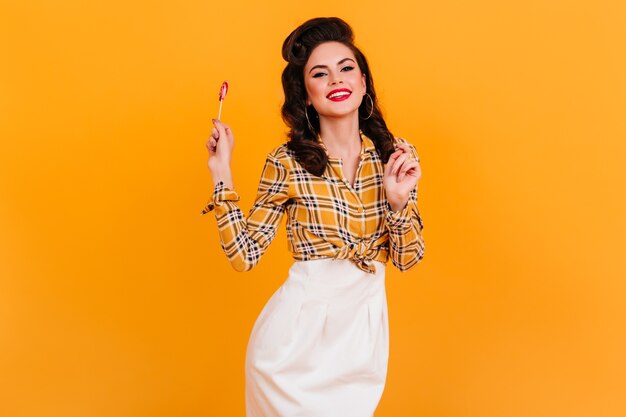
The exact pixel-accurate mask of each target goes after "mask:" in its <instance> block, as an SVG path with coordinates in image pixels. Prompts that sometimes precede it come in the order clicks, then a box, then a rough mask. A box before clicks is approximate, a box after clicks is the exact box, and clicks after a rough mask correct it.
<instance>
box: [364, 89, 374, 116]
mask: <svg viewBox="0 0 626 417" xmlns="http://www.w3.org/2000/svg"><path fill="white" fill-rule="evenodd" d="M365 95H366V96H367V98H369V99H370V114H368V115H367V117H366V118H364V119H363V120H367V119H369V118H370V117H372V113H374V100H372V96H370V93H365ZM366 107H367V106H366Z"/></svg>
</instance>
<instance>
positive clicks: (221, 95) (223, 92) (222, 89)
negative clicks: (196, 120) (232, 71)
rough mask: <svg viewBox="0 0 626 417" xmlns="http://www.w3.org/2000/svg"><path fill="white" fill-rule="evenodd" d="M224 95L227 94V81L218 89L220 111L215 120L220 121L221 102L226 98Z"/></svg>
mask: <svg viewBox="0 0 626 417" xmlns="http://www.w3.org/2000/svg"><path fill="white" fill-rule="evenodd" d="M226 93H228V81H224V82H223V83H222V87H220V109H219V111H218V112H217V120H220V116H221V115H222V102H223V101H224V98H226Z"/></svg>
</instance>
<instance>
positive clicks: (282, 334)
mask: <svg viewBox="0 0 626 417" xmlns="http://www.w3.org/2000/svg"><path fill="white" fill-rule="evenodd" d="M373 262H374V263H375V266H376V273H375V274H370V273H367V272H365V271H362V270H361V269H359V268H358V267H357V266H356V265H355V264H354V263H353V262H352V261H351V260H348V259H330V258H327V259H317V260H311V261H295V262H294V264H293V265H292V266H291V268H290V269H289V273H288V276H287V279H286V280H285V282H284V283H283V284H282V285H281V286H280V287H279V288H278V289H277V290H276V291H275V292H274V294H273V295H272V296H271V297H270V299H269V300H268V301H267V303H266V304H265V306H264V307H263V310H262V311H261V313H260V314H259V316H258V318H257V320H256V322H255V323H254V327H253V329H252V333H251V335H250V339H249V342H248V346H247V350H246V363H245V377H246V385H245V387H246V392H245V397H246V416H247V417H335V416H336V417H372V416H373V415H374V411H375V409H376V407H377V405H378V403H379V401H380V398H381V396H382V393H383V389H384V386H385V380H386V376H387V362H388V357H389V327H388V316H387V297H386V292H385V264H384V263H382V262H378V261H373Z"/></svg>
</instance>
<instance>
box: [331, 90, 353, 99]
mask: <svg viewBox="0 0 626 417" xmlns="http://www.w3.org/2000/svg"><path fill="white" fill-rule="evenodd" d="M351 94H352V91H350V90H348V89H347V88H342V89H341V90H333V91H331V92H330V94H329V95H327V96H326V98H328V99H329V100H332V101H342V100H345V99H347V98H348V97H350V95H351Z"/></svg>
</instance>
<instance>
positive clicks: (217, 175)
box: [211, 168, 233, 189]
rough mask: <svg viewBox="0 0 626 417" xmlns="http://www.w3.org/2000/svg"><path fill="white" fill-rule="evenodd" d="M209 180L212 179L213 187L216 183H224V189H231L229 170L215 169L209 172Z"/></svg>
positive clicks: (231, 180)
mask: <svg viewBox="0 0 626 417" xmlns="http://www.w3.org/2000/svg"><path fill="white" fill-rule="evenodd" d="M211 178H212V179H213V187H215V186H216V185H217V183H218V182H220V181H222V182H223V183H224V187H227V188H230V189H233V178H232V174H231V172H230V168H227V169H215V170H213V171H211Z"/></svg>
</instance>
